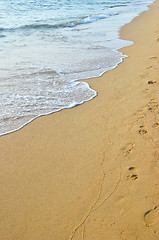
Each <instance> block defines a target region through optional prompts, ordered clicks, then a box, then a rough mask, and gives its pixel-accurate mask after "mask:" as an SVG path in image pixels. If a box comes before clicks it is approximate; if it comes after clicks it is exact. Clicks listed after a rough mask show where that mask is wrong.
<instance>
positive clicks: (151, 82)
mask: <svg viewBox="0 0 159 240" xmlns="http://www.w3.org/2000/svg"><path fill="white" fill-rule="evenodd" d="M147 83H148V84H149V85H150V84H154V83H156V81H151V80H150V81H148V82H147Z"/></svg>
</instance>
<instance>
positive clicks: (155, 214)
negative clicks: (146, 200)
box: [144, 206, 159, 227]
mask: <svg viewBox="0 0 159 240" xmlns="http://www.w3.org/2000/svg"><path fill="white" fill-rule="evenodd" d="M144 220H145V223H146V226H147V227H150V226H152V225H154V224H155V223H157V222H158V221H159V206H156V207H155V208H154V209H152V210H149V211H148V212H146V213H145V215H144Z"/></svg>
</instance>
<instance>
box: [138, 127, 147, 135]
mask: <svg viewBox="0 0 159 240" xmlns="http://www.w3.org/2000/svg"><path fill="white" fill-rule="evenodd" d="M146 133H147V129H146V128H145V127H144V126H143V125H141V126H140V130H139V134H141V135H144V134H146Z"/></svg>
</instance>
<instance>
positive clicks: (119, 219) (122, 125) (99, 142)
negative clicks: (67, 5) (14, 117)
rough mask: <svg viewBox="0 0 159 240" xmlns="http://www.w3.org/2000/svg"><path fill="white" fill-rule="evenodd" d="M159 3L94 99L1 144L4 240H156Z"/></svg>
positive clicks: (130, 36) (125, 33)
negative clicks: (125, 56)
mask: <svg viewBox="0 0 159 240" xmlns="http://www.w3.org/2000/svg"><path fill="white" fill-rule="evenodd" d="M158 14H159V1H158V0H156V1H155V2H154V3H153V4H152V5H151V6H150V7H149V10H148V11H145V12H143V13H142V14H141V15H140V16H138V17H136V18H135V20H133V21H132V22H131V23H130V24H128V25H125V26H124V27H123V28H122V29H121V33H120V36H121V38H122V39H126V40H130V41H133V42H134V44H133V45H132V46H129V47H126V48H124V49H121V50H120V51H121V52H122V53H123V54H125V55H127V56H128V57H127V58H125V59H124V62H123V63H121V64H120V65H119V66H118V67H117V68H115V69H114V70H111V71H109V72H106V73H105V74H104V75H103V76H102V77H100V78H94V79H90V80H86V81H85V82H88V83H89V84H90V86H91V88H92V89H94V90H95V91H97V92H98V96H97V97H96V98H94V99H93V100H91V101H89V102H86V103H84V104H82V105H80V106H77V107H74V108H72V109H66V110H62V111H60V112H57V113H54V114H51V115H48V116H43V117H39V118H37V119H35V120H34V121H33V122H31V123H30V124H28V125H26V126H25V127H24V128H22V129H21V130H19V131H16V132H13V133H11V134H8V135H4V136H1V137H0V161H1V168H0V189H1V194H0V240H106V239H110V240H118V239H123V240H135V239H138V240H150V239H151V240H158V239H159V178H158V175H159V105H158V104H159V68H158V66H159V51H158V50H159V23H158Z"/></svg>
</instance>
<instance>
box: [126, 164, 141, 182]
mask: <svg viewBox="0 0 159 240" xmlns="http://www.w3.org/2000/svg"><path fill="white" fill-rule="evenodd" d="M129 172H130V175H129V176H128V179H131V180H133V181H135V180H137V179H139V177H138V175H137V169H136V167H130V168H129Z"/></svg>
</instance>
